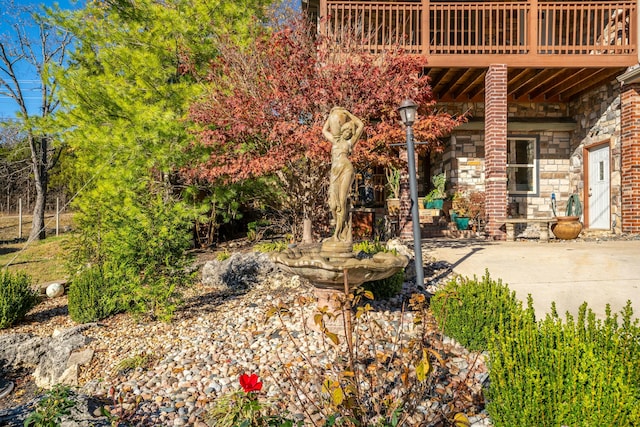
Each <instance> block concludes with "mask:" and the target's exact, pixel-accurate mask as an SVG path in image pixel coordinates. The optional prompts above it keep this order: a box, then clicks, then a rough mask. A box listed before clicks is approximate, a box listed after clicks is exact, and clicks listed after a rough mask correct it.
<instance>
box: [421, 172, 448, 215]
mask: <svg viewBox="0 0 640 427" xmlns="http://www.w3.org/2000/svg"><path fill="white" fill-rule="evenodd" d="M431 182H432V183H433V189H432V190H431V191H430V192H429V194H427V195H426V196H425V198H424V207H425V208H426V209H442V207H443V205H444V199H445V198H446V197H447V193H445V185H446V183H447V177H446V175H445V174H444V172H443V173H440V174H438V175H434V176H432V177H431Z"/></svg>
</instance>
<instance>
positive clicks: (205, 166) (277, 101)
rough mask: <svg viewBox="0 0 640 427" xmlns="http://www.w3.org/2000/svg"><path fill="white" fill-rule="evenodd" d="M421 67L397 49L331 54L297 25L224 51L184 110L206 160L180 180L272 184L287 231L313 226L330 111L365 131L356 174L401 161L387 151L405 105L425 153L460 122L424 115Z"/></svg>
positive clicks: (429, 103)
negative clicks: (345, 114) (307, 222)
mask: <svg viewBox="0 0 640 427" xmlns="http://www.w3.org/2000/svg"><path fill="white" fill-rule="evenodd" d="M425 65H426V60H425V58H424V57H421V56H417V55H411V54H408V53H405V52H403V51H402V50H401V49H400V48H392V49H389V50H388V51H386V52H385V53H383V54H378V55H373V54H370V53H368V52H364V51H362V50H360V49H359V48H358V46H357V44H355V43H345V44H343V45H342V46H340V47H337V46H336V45H335V44H332V43H329V42H328V41H327V40H324V39H322V38H320V37H318V36H317V35H316V34H315V28H314V26H312V25H311V24H309V21H308V20H306V19H305V18H304V17H303V16H298V17H296V18H294V19H292V20H291V21H289V22H287V23H286V24H285V25H284V26H283V28H281V29H278V30H275V31H272V32H265V34H264V35H263V36H261V37H258V38H257V39H256V41H255V43H253V44H252V45H250V46H248V47H240V46H237V45H233V44H231V43H226V44H225V43H222V44H221V47H220V55H219V57H218V60H217V61H216V62H215V63H214V64H213V65H212V71H211V76H210V80H211V90H210V92H209V94H208V96H206V97H205V98H204V99H202V100H201V101H200V102H198V103H197V104H195V105H194V106H193V107H192V109H191V118H192V119H193V120H194V121H195V122H196V123H197V124H199V125H200V127H199V131H198V141H199V143H200V144H201V146H202V147H204V148H205V149H206V150H207V152H208V154H209V156H208V158H207V159H206V161H203V162H202V163H200V164H198V165H194V166H193V167H192V168H191V169H190V170H188V171H185V175H186V176H188V177H189V178H190V179H192V180H197V181H200V182H207V183H211V184H215V183H217V182H236V181H240V180H246V179H251V178H255V177H261V176H265V175H274V176H277V177H278V178H279V182H280V184H281V186H282V191H283V194H286V195H287V197H284V198H283V203H284V206H283V209H286V210H287V212H290V214H291V215H292V217H291V221H290V223H291V224H292V226H293V227H294V231H295V230H296V228H295V226H296V225H299V224H301V221H300V220H301V217H302V218H305V219H315V218H316V216H317V215H318V213H319V212H324V211H326V210H327V209H326V208H325V207H324V205H325V203H326V202H325V200H324V194H325V192H324V189H325V187H326V185H327V184H328V177H327V172H328V170H329V166H330V164H329V162H330V150H331V145H330V143H329V142H328V141H326V140H325V139H324V138H323V136H322V126H323V124H324V121H325V120H326V119H327V116H328V114H329V111H330V110H331V108H332V107H334V106H341V107H344V108H346V109H347V110H349V111H350V112H352V113H353V114H354V115H356V116H357V117H359V118H360V119H361V120H362V121H363V122H364V123H365V131H364V133H363V136H362V138H361V140H360V141H359V142H358V144H357V145H356V148H355V150H354V152H353V154H352V156H351V160H352V162H353V163H354V165H356V168H357V167H358V166H361V167H362V166H375V165H386V164H389V163H390V162H395V163H397V162H399V160H398V157H397V147H396V148H395V149H394V148H392V147H390V144H391V143H397V142H403V141H404V138H405V133H404V129H403V128H402V126H401V124H400V121H399V116H398V113H397V110H396V109H397V106H398V104H399V103H400V102H401V101H402V100H403V99H405V98H411V99H413V100H414V101H416V102H417V103H418V104H419V105H420V109H419V113H420V120H419V121H418V122H417V123H416V125H415V126H414V133H415V136H416V139H417V140H418V141H428V142H431V146H422V149H424V150H434V149H435V150H437V148H438V146H439V145H440V142H439V138H440V137H441V136H443V135H445V134H447V133H448V132H450V131H451V129H452V128H453V127H455V126H456V125H458V124H459V123H460V122H461V121H462V120H464V119H463V118H460V117H459V118H455V117H452V116H451V115H449V114H445V113H437V112H434V111H431V110H433V107H434V104H435V101H434V100H433V97H432V92H431V88H430V86H429V82H428V78H427V77H426V75H424V73H423V69H424V66H425Z"/></svg>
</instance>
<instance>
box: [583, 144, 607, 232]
mask: <svg viewBox="0 0 640 427" xmlns="http://www.w3.org/2000/svg"><path fill="white" fill-rule="evenodd" d="M609 166H610V161H609V144H604V145H600V146H598V147H595V148H593V149H591V150H589V189H588V190H589V193H588V198H589V202H588V203H589V224H588V227H589V228H596V229H604V230H609V229H611V209H610V205H611V195H610V168H609Z"/></svg>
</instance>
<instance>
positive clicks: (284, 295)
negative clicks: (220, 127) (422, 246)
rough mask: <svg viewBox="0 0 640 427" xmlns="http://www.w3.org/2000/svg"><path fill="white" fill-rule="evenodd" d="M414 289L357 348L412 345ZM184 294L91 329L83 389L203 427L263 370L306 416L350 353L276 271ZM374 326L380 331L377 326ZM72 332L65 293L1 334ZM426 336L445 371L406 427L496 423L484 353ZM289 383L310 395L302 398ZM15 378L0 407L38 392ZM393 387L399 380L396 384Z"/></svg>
mask: <svg viewBox="0 0 640 427" xmlns="http://www.w3.org/2000/svg"><path fill="white" fill-rule="evenodd" d="M427 265H428V266H429V267H428V268H427V271H426V272H425V276H426V277H427V280H428V284H429V286H428V287H427V291H431V292H433V291H435V289H436V288H437V286H438V284H439V283H441V282H442V281H443V280H446V278H448V277H449V275H450V274H451V269H450V266H448V265H446V264H445V263H436V262H435V261H433V260H432V262H430V263H427ZM415 292H422V293H425V292H426V291H425V290H422V289H415V288H414V287H413V285H412V283H411V282H406V283H405V286H404V289H403V292H402V293H401V294H400V295H399V296H398V297H396V298H393V299H391V300H390V301H380V302H374V303H373V304H372V306H373V310H372V311H371V312H370V316H371V321H370V322H368V323H366V324H358V329H357V330H356V336H357V338H358V343H359V345H363V346H365V347H367V348H368V349H371V348H372V346H375V345H381V344H379V343H382V342H389V341H390V338H391V337H393V336H394V331H402V334H401V340H404V341H407V340H410V339H414V338H416V337H417V336H416V334H417V333H418V332H417V330H414V328H413V327H412V325H413V321H414V317H415V313H413V312H412V311H410V310H407V309H403V306H405V305H406V302H407V300H408V299H409V297H410V295H412V294H413V293H415ZM185 297H186V300H185V305H184V306H183V307H182V308H181V309H180V310H179V311H178V313H177V314H176V316H175V319H174V321H173V322H171V323H161V322H145V321H141V320H136V319H135V318H133V317H131V316H129V315H124V314H121V315H117V316H113V317H111V318H108V319H105V320H104V321H101V322H100V323H99V324H98V326H95V327H92V328H90V329H88V330H87V331H86V332H85V335H87V336H88V337H89V338H90V340H91V341H90V343H89V345H88V347H90V348H92V349H93V350H94V352H95V353H94V357H93V360H92V362H91V364H90V365H89V366H87V367H84V368H83V369H82V370H81V372H80V376H79V382H80V386H81V392H83V393H86V394H89V395H92V396H97V397H100V398H103V399H105V402H111V403H116V402H114V401H113V398H115V399H116V400H117V403H116V404H111V405H108V407H109V409H110V410H111V411H112V412H113V413H115V414H119V415H121V416H123V417H124V418H127V419H128V420H129V421H130V422H131V423H132V424H133V425H139V426H147V425H148V426H158V425H161V426H181V425H195V426H205V425H206V424H205V423H204V421H205V420H206V419H207V417H206V414H207V411H208V410H209V409H211V408H212V407H213V405H215V402H216V399H217V398H218V397H220V396H222V395H225V394H227V393H230V392H233V391H236V390H238V389H239V383H238V376H239V375H240V374H242V373H257V374H258V375H259V376H260V378H261V380H262V381H263V383H264V388H263V392H262V394H261V396H262V398H264V399H267V400H273V401H275V400H279V401H280V402H289V404H288V405H287V406H288V407H287V408H286V409H288V410H290V411H291V412H292V413H293V414H294V415H296V416H298V417H300V418H304V417H305V414H304V413H303V410H302V409H301V408H302V407H304V406H306V407H311V406H312V403H313V401H314V400H315V401H317V399H319V397H318V392H319V390H318V389H317V385H318V384H320V383H321V378H319V377H318V372H317V370H316V368H317V367H324V368H325V369H326V368H327V367H331V366H335V360H336V358H339V357H340V356H341V355H344V354H345V351H346V347H345V344H344V342H341V343H340V345H338V346H334V345H332V344H331V343H330V342H329V341H328V340H327V339H325V338H324V337H323V335H322V334H321V333H319V332H316V331H313V330H311V329H309V327H308V326H307V319H309V318H310V317H312V316H313V314H314V313H315V312H316V310H317V309H316V306H315V301H314V297H313V291H312V288H311V287H310V286H309V285H308V284H306V283H304V281H302V280H301V279H299V278H297V277H290V276H285V275H283V274H275V275H272V276H271V277H267V278H263V279H262V280H258V281H256V283H254V285H253V286H252V287H251V288H250V289H248V290H246V291H244V292H241V293H227V294H222V293H220V292H218V291H215V290H212V289H209V288H207V287H206V286H203V285H202V284H198V285H195V286H194V287H193V288H191V289H190V290H189V291H188V292H187V294H186V295H185ZM274 305H283V306H286V307H288V309H289V310H290V312H291V313H292V314H293V315H292V316H288V317H284V318H283V319H284V327H283V324H282V323H281V322H280V320H279V318H278V317H277V316H273V317H267V315H266V314H267V311H268V309H269V307H271V306H274ZM372 322H375V324H378V325H380V327H372V325H373V324H374V323H372ZM72 326H74V322H73V321H71V320H70V318H69V316H68V314H67V310H66V296H63V297H59V298H56V299H53V300H48V301H45V302H43V303H42V304H40V305H39V306H38V307H36V308H35V309H34V310H33V311H32V312H31V313H30V314H29V315H28V317H27V319H25V321H24V322H23V323H21V324H20V325H17V326H16V327H14V328H11V329H9V330H6V331H5V332H6V333H23V332H29V333H36V334H41V335H51V334H52V333H53V331H54V330H56V329H65V328H68V327H72ZM287 331H289V332H290V333H287ZM292 338H293V339H292ZM425 338H426V340H427V342H428V344H427V345H428V346H430V347H431V348H433V349H434V350H437V351H438V352H439V353H440V354H441V355H442V356H443V360H444V361H445V364H444V365H442V366H436V374H437V375H438V381H437V383H435V384H434V385H433V387H432V388H431V389H430V393H429V394H428V395H425V397H424V400H423V401H422V402H421V404H420V405H418V408H417V410H416V412H415V414H414V416H413V417H412V418H411V419H410V420H409V421H408V422H407V425H416V426H417V425H436V424H437V422H438V421H437V420H438V417H440V418H439V419H440V421H439V422H441V423H442V419H443V418H442V417H447V416H451V413H452V411H457V409H456V408H460V409H463V410H464V411H465V413H467V415H469V418H470V421H471V423H472V425H473V426H484V425H490V421H489V419H488V416H487V414H486V412H485V411H484V402H483V399H482V386H483V384H485V383H486V381H487V377H488V374H487V369H486V365H485V363H484V356H483V355H482V354H476V353H469V352H467V351H466V350H465V349H464V348H462V347H461V346H459V345H457V344H456V343H455V342H453V341H452V340H449V339H447V338H444V337H440V336H439V335H438V332H437V331H436V330H435V328H432V329H431V330H430V331H429V332H428V333H427V335H426V336H425ZM343 341H344V340H343ZM397 344H398V345H399V344H402V342H398V343H397ZM127 361H128V362H132V361H138V362H139V365H141V366H137V367H131V366H126V365H125V363H124V362H127ZM132 364H133V363H132ZM314 367H315V368H314ZM328 371H331V369H328ZM288 378H292V379H293V380H294V381H293V382H294V383H297V385H298V386H300V387H302V388H304V391H305V393H304V394H303V395H301V394H300V393H298V394H297V397H296V391H295V389H294V387H293V385H292V382H291V381H289V380H288ZM16 380H17V381H16V382H17V389H18V390H22V391H14V393H13V394H14V396H13V397H12V399H13V400H10V401H5V402H0V404H1V405H0V409H2V407H6V405H7V404H9V403H12V404H16V403H20V400H19V399H20V397H23V398H27V397H28V396H29V394H30V393H31V392H33V389H29V380H28V379H26V378H20V379H16ZM390 380H391V381H395V382H398V381H399V378H397V377H396V378H390ZM365 388H366V385H365ZM456 396H458V397H456ZM460 396H464V399H463V398H462V397H460ZM276 398H277V399H276ZM458 400H460V401H458ZM296 402H297V403H296ZM460 405H462V406H460ZM434 414H437V416H434ZM434 420H435V421H434ZM439 425H445V424H439Z"/></svg>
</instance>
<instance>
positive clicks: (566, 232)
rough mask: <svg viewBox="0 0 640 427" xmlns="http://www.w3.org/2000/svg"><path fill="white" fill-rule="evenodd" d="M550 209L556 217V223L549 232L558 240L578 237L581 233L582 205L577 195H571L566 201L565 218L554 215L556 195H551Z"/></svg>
mask: <svg viewBox="0 0 640 427" xmlns="http://www.w3.org/2000/svg"><path fill="white" fill-rule="evenodd" d="M551 209H552V210H553V214H554V215H555V217H556V221H557V222H556V223H555V224H553V225H552V226H551V232H552V233H553V235H554V236H556V238H558V239H563V240H571V239H575V238H576V237H578V235H579V234H580V232H581V231H582V223H581V222H580V215H582V204H581V203H580V197H579V196H578V195H577V194H572V195H571V196H569V200H567V208H566V211H565V214H566V215H565V216H558V215H557V214H556V195H555V193H554V194H551Z"/></svg>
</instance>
